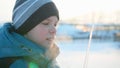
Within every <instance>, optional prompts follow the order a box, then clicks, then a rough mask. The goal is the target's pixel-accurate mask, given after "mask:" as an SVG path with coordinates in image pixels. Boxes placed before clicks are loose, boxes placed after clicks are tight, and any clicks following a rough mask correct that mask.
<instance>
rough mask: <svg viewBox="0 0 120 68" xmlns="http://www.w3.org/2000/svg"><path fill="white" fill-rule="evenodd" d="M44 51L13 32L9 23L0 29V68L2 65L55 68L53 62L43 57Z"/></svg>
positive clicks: (26, 67) (16, 67)
mask: <svg viewBox="0 0 120 68" xmlns="http://www.w3.org/2000/svg"><path fill="white" fill-rule="evenodd" d="M45 51H46V50H45V49H44V48H43V47H40V46H39V45H36V44H35V43H33V42H31V41H30V40H28V39H26V38H25V37H24V36H22V35H20V34H18V33H16V32H14V29H13V27H12V26H11V24H10V23H5V24H4V25H3V26H2V27H1V28H0V68H5V67H1V66H2V65H3V66H5V65H6V66H7V65H8V67H6V68H57V65H55V64H54V61H53V60H49V59H48V58H47V57H46V56H44V52H45ZM9 58H11V59H9ZM4 60H7V61H4ZM6 62H7V63H9V64H5V63H6Z"/></svg>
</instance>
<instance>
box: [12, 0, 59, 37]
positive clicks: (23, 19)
mask: <svg viewBox="0 0 120 68" xmlns="http://www.w3.org/2000/svg"><path fill="white" fill-rule="evenodd" d="M50 16H57V17H58V19H59V13H58V10H57V8H56V6H55V4H54V3H53V2H52V1H51V0H17V1H16V4H15V6H14V9H13V17H12V21H13V23H12V25H13V27H14V29H15V31H16V32H17V33H19V34H22V35H24V34H26V33H27V32H28V31H30V30H31V29H32V28H34V27H35V26H36V25H38V24H39V23H40V22H41V21H43V20H45V19H47V18H48V17H50Z"/></svg>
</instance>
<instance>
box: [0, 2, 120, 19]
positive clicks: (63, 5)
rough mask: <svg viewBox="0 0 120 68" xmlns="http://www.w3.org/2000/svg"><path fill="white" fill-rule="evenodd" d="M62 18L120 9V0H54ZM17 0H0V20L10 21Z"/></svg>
mask: <svg viewBox="0 0 120 68" xmlns="http://www.w3.org/2000/svg"><path fill="white" fill-rule="evenodd" d="M53 1H54V2H55V4H56V6H57V7H58V10H59V13H60V18H61V19H67V18H71V17H75V16H79V15H83V14H86V13H89V12H95V11H103V12H112V11H116V10H120V4H119V3H120V0H53ZM14 3H15V0H0V9H2V10H0V21H10V20H11V16H12V9H13V6H14Z"/></svg>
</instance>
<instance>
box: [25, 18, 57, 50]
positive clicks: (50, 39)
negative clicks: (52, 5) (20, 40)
mask: <svg viewBox="0 0 120 68" xmlns="http://www.w3.org/2000/svg"><path fill="white" fill-rule="evenodd" d="M57 22H58V18H57V17H56V16H51V17H49V18H48V19H45V20H44V21H42V22H41V23H40V24H38V25H37V26H36V27H34V28H33V29H32V30H31V31H29V32H28V33H27V34H26V35H25V37H27V38H28V39H30V40H32V41H33V42H35V43H37V44H38V45H41V46H43V47H45V48H49V46H50V45H51V44H53V43H54V38H55V35H56V25H57Z"/></svg>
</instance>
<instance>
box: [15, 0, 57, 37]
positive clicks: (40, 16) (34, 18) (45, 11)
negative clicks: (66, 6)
mask: <svg viewBox="0 0 120 68" xmlns="http://www.w3.org/2000/svg"><path fill="white" fill-rule="evenodd" d="M50 16H57V18H58V19H59V13H58V10H57V8H56V6H55V4H54V3H53V2H49V3H47V4H45V5H43V6H42V7H40V8H39V9H38V10H36V11H35V12H34V13H33V14H32V15H31V16H30V17H29V18H28V19H27V20H26V21H25V22H24V23H23V24H22V25H21V26H20V27H19V28H18V29H16V32H17V33H19V34H22V35H24V34H26V33H27V32H29V31H30V30H31V29H32V28H34V27H35V26H36V25H38V24H39V23H40V22H42V21H43V20H45V19H47V18H48V17H50Z"/></svg>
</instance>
